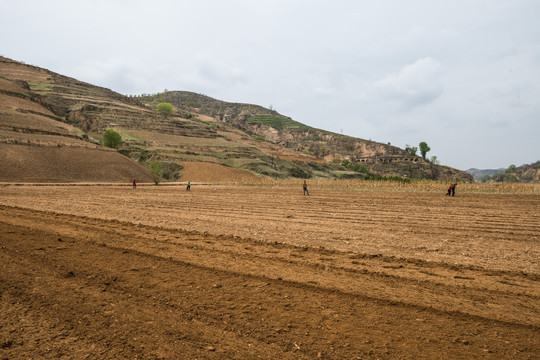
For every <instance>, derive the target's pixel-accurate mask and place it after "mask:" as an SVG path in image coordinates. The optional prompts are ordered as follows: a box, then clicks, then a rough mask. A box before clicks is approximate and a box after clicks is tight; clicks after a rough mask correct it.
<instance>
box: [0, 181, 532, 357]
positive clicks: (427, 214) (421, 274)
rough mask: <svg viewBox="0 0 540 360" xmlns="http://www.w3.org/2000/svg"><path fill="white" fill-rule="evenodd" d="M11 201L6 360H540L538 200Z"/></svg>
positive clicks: (213, 195) (238, 190)
mask: <svg viewBox="0 0 540 360" xmlns="http://www.w3.org/2000/svg"><path fill="white" fill-rule="evenodd" d="M310 191H311V193H312V196H309V197H307V196H306V197H303V196H302V193H301V189H300V191H298V190H291V189H280V188H261V187H227V186H197V185H193V186H192V191H191V192H186V191H185V189H184V188H183V187H177V186H158V187H154V186H143V187H139V188H138V189H136V190H132V189H131V188H129V187H122V186H1V187H0V270H1V271H0V295H1V298H0V313H1V314H2V316H1V317H0V359H39V358H43V359H58V358H64V359H85V358H86V359H124V358H125V359H136V358H140V359H258V358H261V359H317V358H322V359H476V358H485V359H538V354H540V331H539V330H540V265H539V262H538V259H539V258H540V247H539V242H540V218H539V210H540V198H539V197H538V196H520V195H479V194H476V195H473V194H459V193H458V196H456V197H453V198H448V197H445V196H444V193H442V194H430V193H407V192H391V191H380V192H375V191H317V189H310Z"/></svg>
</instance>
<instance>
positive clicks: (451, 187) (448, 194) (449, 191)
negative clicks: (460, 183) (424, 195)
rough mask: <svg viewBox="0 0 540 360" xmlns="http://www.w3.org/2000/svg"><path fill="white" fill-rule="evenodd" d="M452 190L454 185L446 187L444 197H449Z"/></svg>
mask: <svg viewBox="0 0 540 360" xmlns="http://www.w3.org/2000/svg"><path fill="white" fill-rule="evenodd" d="M453 188H454V185H450V186H449V187H448V192H447V193H446V196H450V195H451V194H452V189H453Z"/></svg>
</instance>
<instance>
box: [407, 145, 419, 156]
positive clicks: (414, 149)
mask: <svg viewBox="0 0 540 360" xmlns="http://www.w3.org/2000/svg"><path fill="white" fill-rule="evenodd" d="M405 151H406V152H408V153H409V154H411V155H413V156H416V152H417V151H418V148H417V147H416V146H412V147H411V146H410V145H405Z"/></svg>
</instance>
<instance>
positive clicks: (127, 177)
mask: <svg viewBox="0 0 540 360" xmlns="http://www.w3.org/2000/svg"><path fill="white" fill-rule="evenodd" d="M77 89H79V90H78V91H77ZM92 91H93V92H94V93H93V94H92V95H91V96H92V97H93V98H95V99H97V98H100V99H101V101H103V102H105V101H111V102H112V101H115V98H116V99H118V98H121V97H119V96H116V95H115V93H113V92H112V91H110V90H106V89H100V88H96V87H93V86H91V85H89V84H83V83H79V82H77V81H76V80H74V79H69V78H66V77H62V76H60V75H58V74H54V73H52V72H49V71H47V70H44V69H40V68H37V67H34V66H29V65H25V64H22V63H19V62H14V61H11V60H9V59H6V58H2V57H0V157H1V158H2V164H1V171H0V182H12V181H21V182H86V181H89V182H128V181H131V180H132V179H138V180H139V181H151V179H152V178H151V175H150V173H149V172H148V170H147V169H146V168H145V167H143V166H141V165H140V164H138V163H137V162H135V161H132V160H130V159H128V158H126V157H124V156H122V155H120V154H119V153H117V152H116V151H113V150H111V149H108V148H104V147H102V146H101V145H99V143H98V142H97V141H90V139H89V138H88V134H87V133H86V132H85V130H83V128H81V127H80V126H77V125H78V124H73V123H72V122H71V121H70V114H71V113H70V110H71V106H73V105H77V104H79V103H81V102H86V99H88V98H89V97H90V96H89V94H90V93H91V92H92ZM97 94H103V95H101V96H100V97H98V95H97Z"/></svg>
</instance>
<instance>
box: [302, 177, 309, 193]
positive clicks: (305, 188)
mask: <svg viewBox="0 0 540 360" xmlns="http://www.w3.org/2000/svg"><path fill="white" fill-rule="evenodd" d="M303 188H304V195H306V193H307V195H308V196H309V191H308V189H307V182H306V180H304V185H303Z"/></svg>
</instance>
